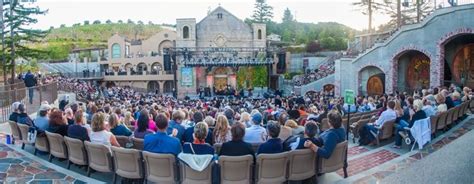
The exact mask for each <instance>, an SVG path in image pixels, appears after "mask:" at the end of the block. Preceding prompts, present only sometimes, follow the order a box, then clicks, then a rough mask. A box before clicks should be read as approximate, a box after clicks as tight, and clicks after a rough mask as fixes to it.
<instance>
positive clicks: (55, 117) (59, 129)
mask: <svg viewBox="0 0 474 184" xmlns="http://www.w3.org/2000/svg"><path fill="white" fill-rule="evenodd" d="M67 129H68V125H67V121H66V117H64V116H63V113H62V112H61V111H59V110H57V109H55V110H53V112H51V114H50V115H49V127H48V130H47V131H48V132H52V133H57V134H61V135H62V136H65V135H67Z"/></svg>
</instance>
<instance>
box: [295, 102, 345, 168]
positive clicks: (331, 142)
mask: <svg viewBox="0 0 474 184" xmlns="http://www.w3.org/2000/svg"><path fill="white" fill-rule="evenodd" d="M328 119H329V127H330V128H329V129H328V130H326V131H324V132H323V133H322V134H321V136H319V139H318V140H319V141H320V142H321V143H322V144H323V145H322V146H319V145H317V144H315V143H313V142H312V141H310V140H306V141H305V142H304V147H305V148H309V149H311V150H313V151H314V152H317V153H318V154H317V155H318V156H320V157H323V158H325V159H329V157H331V155H332V153H333V151H334V149H335V148H336V146H337V144H339V143H341V142H344V140H345V138H346V135H345V131H344V128H342V126H341V125H342V124H341V123H342V117H341V114H339V113H338V112H336V111H332V112H330V113H329V114H328Z"/></svg>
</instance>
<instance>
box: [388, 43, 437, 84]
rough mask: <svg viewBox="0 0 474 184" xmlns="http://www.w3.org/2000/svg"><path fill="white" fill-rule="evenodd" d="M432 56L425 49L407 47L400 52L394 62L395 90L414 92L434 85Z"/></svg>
mask: <svg viewBox="0 0 474 184" xmlns="http://www.w3.org/2000/svg"><path fill="white" fill-rule="evenodd" d="M430 56H431V55H429V54H428V52H426V51H425V50H417V49H407V50H404V51H402V52H399V54H397V55H396V56H395V57H394V58H393V63H392V64H393V68H392V72H391V73H392V76H391V77H392V80H393V83H392V86H393V90H397V91H399V92H413V91H414V90H418V89H428V88H430V87H432V85H433V84H431V83H430V81H431V77H432V73H431V70H430V69H431V57H430Z"/></svg>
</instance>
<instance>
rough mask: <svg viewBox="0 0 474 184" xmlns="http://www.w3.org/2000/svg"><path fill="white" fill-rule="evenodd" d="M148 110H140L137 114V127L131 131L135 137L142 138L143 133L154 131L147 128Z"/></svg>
mask: <svg viewBox="0 0 474 184" xmlns="http://www.w3.org/2000/svg"><path fill="white" fill-rule="evenodd" d="M148 118H149V116H148V111H147V110H142V111H140V115H139V116H138V120H137V128H136V129H135V131H134V132H133V136H134V137H135V138H139V139H143V138H144V137H145V135H147V134H152V133H154V132H153V131H152V130H150V129H148V127H149V126H148V122H149V120H148Z"/></svg>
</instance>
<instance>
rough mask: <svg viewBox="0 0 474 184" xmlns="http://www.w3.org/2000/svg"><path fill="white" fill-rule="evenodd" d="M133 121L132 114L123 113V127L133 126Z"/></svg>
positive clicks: (128, 112)
mask: <svg viewBox="0 0 474 184" xmlns="http://www.w3.org/2000/svg"><path fill="white" fill-rule="evenodd" d="M135 123H136V122H135V119H134V118H133V116H132V113H131V112H130V111H127V112H125V116H124V118H123V124H124V125H125V126H132V125H135Z"/></svg>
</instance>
